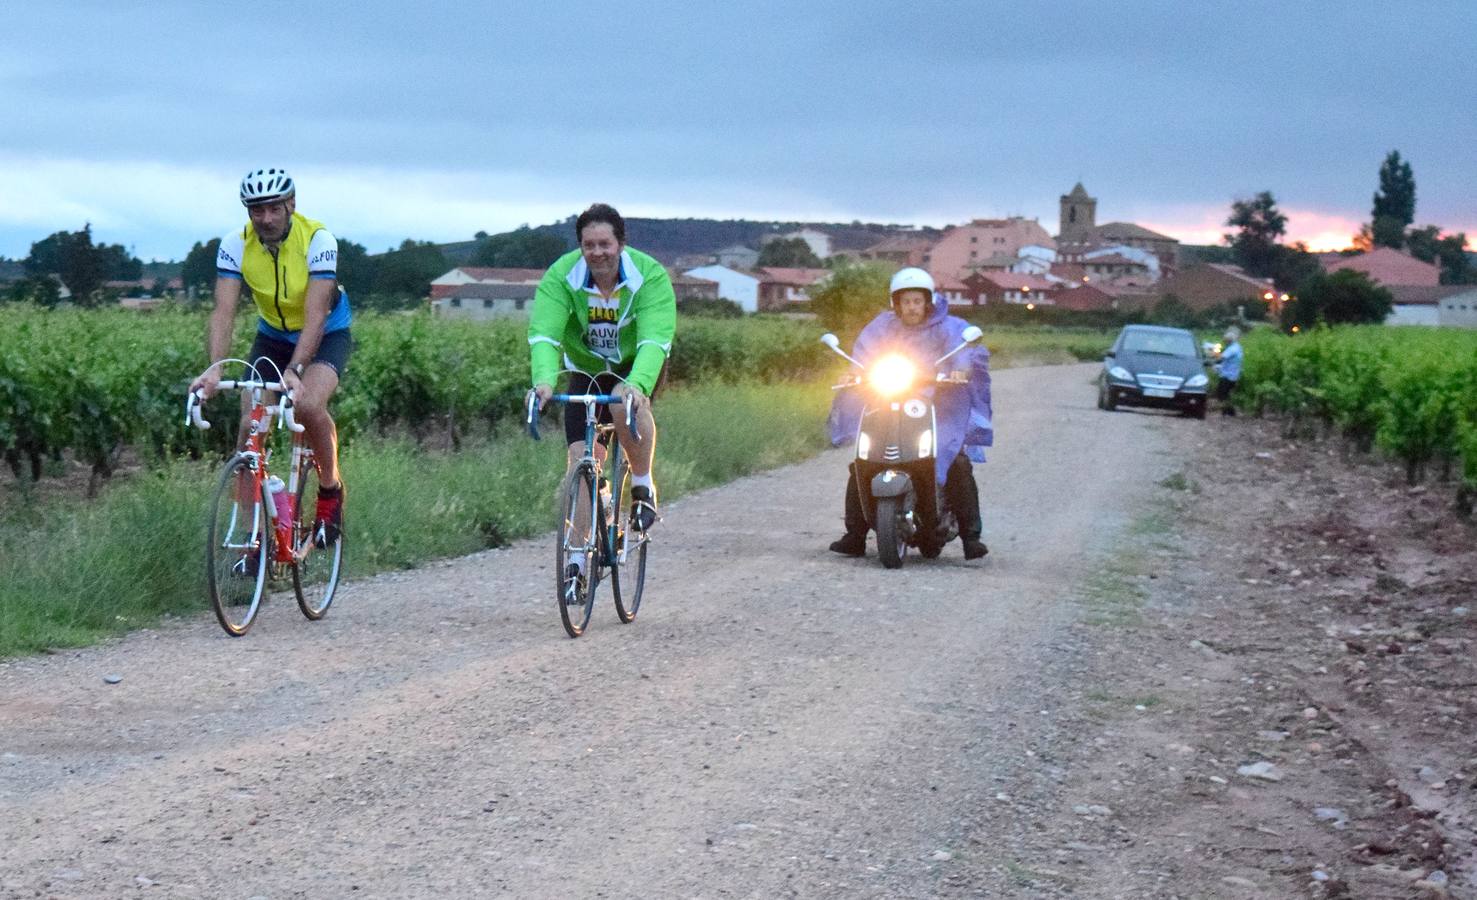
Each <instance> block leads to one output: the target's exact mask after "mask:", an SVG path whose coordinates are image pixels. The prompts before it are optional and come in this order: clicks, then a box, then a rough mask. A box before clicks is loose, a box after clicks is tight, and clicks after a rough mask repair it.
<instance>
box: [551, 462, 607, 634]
mask: <svg viewBox="0 0 1477 900" xmlns="http://www.w3.org/2000/svg"><path fill="white" fill-rule="evenodd" d="M596 499H597V498H596V495H595V468H594V466H592V465H590V464H589V463H582V464H580V465H579V466H576V467H575V468H574V470H573V471H571V472H570V473H569V474H568V475H566V476H564V483H563V484H562V485H561V486H560V487H559V533H558V534H557V535H555V544H554V585H555V591H556V592H557V595H558V598H559V619H560V621H562V622H563V623H564V630H565V631H567V632H568V633H569V636H570V637H579V636H580V635H582V634H584V633H585V626H587V625H589V624H590V613H591V611H592V610H593V609H594V607H595V604H594V602H593V601H594V597H595V588H596V587H597V586H598V585H599V584H600V558H599V553H598V552H597V551H598V549H599V547H598V530H597V529H596V527H595V522H596V520H597V518H598V515H599V512H600V510H599V509H598V508H597V505H598V504H597V503H596ZM581 503H583V504H584V509H585V514H584V516H583V517H581V516H580V515H579V509H580V504H581ZM581 518H582V519H583V523H581ZM577 560H582V561H583V565H584V574H583V575H576V576H574V577H569V576H568V575H567V571H566V570H568V569H569V568H570V567H571V566H573V565H575V564H576V561H577Z"/></svg>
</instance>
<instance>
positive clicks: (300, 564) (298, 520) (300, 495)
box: [292, 460, 344, 622]
mask: <svg viewBox="0 0 1477 900" xmlns="http://www.w3.org/2000/svg"><path fill="white" fill-rule="evenodd" d="M295 499H296V502H297V507H296V510H295V512H294V519H293V523H292V557H293V563H292V590H293V592H294V593H296V594H297V608H298V609H300V610H302V611H303V615H305V616H307V617H308V618H309V619H311V620H312V621H314V622H316V621H318V620H319V619H321V618H323V617H324V616H325V615H327V614H328V607H329V605H331V604H332V603H333V595H334V592H335V591H337V590H338V581H339V575H340V573H341V572H342V570H343V564H344V529H343V528H342V527H340V529H339V536H338V540H336V541H334V542H333V543H332V544H331V545H329V546H328V547H324V548H321V549H320V548H318V547H315V546H313V534H312V531H313V518H314V512H315V511H316V509H317V508H318V467H317V466H315V465H313V463H312V461H311V460H305V461H304V463H303V466H302V468H301V470H299V472H298V475H297V496H296V498H295Z"/></svg>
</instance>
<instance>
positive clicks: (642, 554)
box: [526, 392, 651, 638]
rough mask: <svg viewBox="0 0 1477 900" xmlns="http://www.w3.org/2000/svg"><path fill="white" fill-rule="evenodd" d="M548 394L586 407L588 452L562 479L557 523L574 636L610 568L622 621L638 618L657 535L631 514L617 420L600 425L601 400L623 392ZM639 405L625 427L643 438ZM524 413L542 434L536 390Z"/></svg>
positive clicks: (558, 558) (568, 622)
mask: <svg viewBox="0 0 1477 900" xmlns="http://www.w3.org/2000/svg"><path fill="white" fill-rule="evenodd" d="M550 399H552V400H556V401H558V402H560V403H582V404H584V406H585V452H584V455H583V456H582V457H581V458H580V459H579V461H578V462H577V463H575V465H574V467H573V468H571V469H570V470H569V473H568V474H567V475H565V476H564V481H563V483H562V484H561V485H560V486H559V495H558V499H557V504H558V510H557V516H558V522H559V529H558V532H557V533H556V534H555V536H554V579H555V593H556V595H557V597H558V601H559V618H560V620H561V621H562V622H563V623H564V630H565V631H567V632H568V633H569V636H570V637H572V638H575V637H579V636H580V635H582V634H584V633H585V628H586V627H587V626H588V625H589V624H590V614H591V612H592V611H593V610H594V606H595V603H594V600H595V591H596V589H597V588H599V586H600V582H601V581H602V580H603V579H604V578H605V577H606V576H607V575H608V576H609V578H610V588H611V593H613V594H614V595H615V614H616V617H617V618H619V619H620V620H621V622H622V623H623V624H630V623H631V622H633V621H635V619H636V611H637V610H638V609H640V607H641V592H642V589H643V588H644V587H645V586H646V551H647V548H648V547H649V546H650V545H651V537H650V536H649V534H648V533H647V532H645V531H643V530H641V529H639V528H638V527H637V526H636V525H635V524H634V523H633V522H632V521H631V467H630V464H629V462H628V460H627V459H626V457H625V454H624V453H622V451H621V446H620V441H618V440H615V439H614V434H615V426H613V425H602V424H600V423H599V421H598V419H597V410H598V409H599V407H600V406H602V405H606V406H608V405H610V404H613V403H618V402H619V398H617V397H616V396H614V395H612V394H555V395H553V397H552V398H550ZM634 406H635V404H632V403H627V404H625V407H626V426H627V428H629V429H630V431H631V434H633V435H635V436H636V437H637V439H638V440H639V439H640V434H638V433H637V430H636V417H635V414H634V413H635V409H634ZM526 412H527V423H528V433H529V434H530V435H532V437H533V439H534V440H539V430H538V414H539V411H538V398H537V397H536V396H535V395H534V394H532V393H531V392H530V394H529V397H528V402H527V408H526ZM597 443H598V445H601V446H609V447H610V450H609V452H608V453H606V454H603V455H604V456H605V459H603V460H602V459H601V458H600V456H598V455H597V451H596V447H597ZM607 464H608V465H609V475H607V471H606V465H607ZM612 485H614V486H615V488H614V489H612ZM592 513H593V514H592ZM576 560H581V561H582V563H583V570H582V571H583V574H582V575H577V576H573V577H571V575H570V574H569V571H568V570H569V568H570V566H571V564H573V563H575V561H576Z"/></svg>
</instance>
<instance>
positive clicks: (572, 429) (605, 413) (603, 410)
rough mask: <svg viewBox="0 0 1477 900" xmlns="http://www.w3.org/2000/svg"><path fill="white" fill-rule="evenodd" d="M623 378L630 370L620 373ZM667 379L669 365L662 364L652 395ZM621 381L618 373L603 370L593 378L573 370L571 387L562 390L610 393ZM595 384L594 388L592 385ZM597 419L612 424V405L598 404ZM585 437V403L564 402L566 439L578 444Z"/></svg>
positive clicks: (654, 394)
mask: <svg viewBox="0 0 1477 900" xmlns="http://www.w3.org/2000/svg"><path fill="white" fill-rule="evenodd" d="M619 374H620V376H621V377H622V378H624V377H626V376H629V375H630V374H631V373H630V372H621V373H619ZM666 380H667V366H666V364H665V363H663V364H662V370H661V372H660V373H659V374H658V375H657V376H656V387H654V388H652V389H651V394H650V396H653V397H654V396H656V393H657V391H660V390H661V389H662V383H663V382H665V381H666ZM620 383H621V382H620V381H619V380H618V379H617V378H616V373H613V372H601V373H600V374H599V375H596V376H595V377H593V378H591V377H590V376H589V375H586V374H585V373H583V372H573V373H571V374H570V376H569V387H568V389H566V390H564V391H562V392H561V393H565V394H608V393H610V392H611V391H613V390H615V386H616V385H618V384H620ZM591 384H593V385H594V386H595V387H594V390H591V388H590V386H591ZM595 421H597V422H599V423H601V424H602V425H609V424H611V418H610V407H609V406H597V407H596V408H595ZM584 439H585V405H584V404H583V403H566V404H564V441H565V443H567V444H577V443H579V442H580V441H582V440H584Z"/></svg>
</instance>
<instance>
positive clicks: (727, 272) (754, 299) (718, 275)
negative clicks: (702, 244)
mask: <svg viewBox="0 0 1477 900" xmlns="http://www.w3.org/2000/svg"><path fill="white" fill-rule="evenodd" d="M682 274H684V275H691V276H692V277H694V278H705V279H707V280H708V281H716V282H718V296H719V297H722V298H723V299H725V300H732V301H733V302H734V303H737V304H738V305H739V306H740V307H741V308H742V309H743V311H744V312H747V313H751V312H758V311H759V279H757V278H755V277H754V276H753V275H746V274H744V273H743V272H740V271H738V270H736V269H730V268H729V267H728V266H718V265H713V266H700V267H698V268H696V269H688V270H687V271H686V272H683V273H682Z"/></svg>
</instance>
